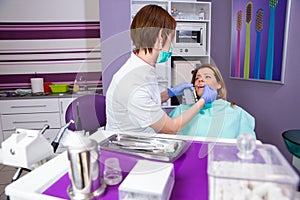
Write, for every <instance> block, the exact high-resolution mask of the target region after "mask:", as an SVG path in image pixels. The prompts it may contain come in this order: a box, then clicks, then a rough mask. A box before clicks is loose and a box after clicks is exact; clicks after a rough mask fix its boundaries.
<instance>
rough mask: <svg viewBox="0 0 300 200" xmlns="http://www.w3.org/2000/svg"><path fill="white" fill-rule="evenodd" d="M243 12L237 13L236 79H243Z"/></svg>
mask: <svg viewBox="0 0 300 200" xmlns="http://www.w3.org/2000/svg"><path fill="white" fill-rule="evenodd" d="M242 15H243V12H242V11H241V10H239V11H238V12H237V19H236V30H237V42H236V43H237V46H236V62H235V77H241V75H240V71H241V66H240V65H241V30H242V20H243V16H242Z"/></svg>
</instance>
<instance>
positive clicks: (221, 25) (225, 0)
mask: <svg viewBox="0 0 300 200" xmlns="http://www.w3.org/2000/svg"><path fill="white" fill-rule="evenodd" d="M211 2H212V36H211V38H212V40H211V55H212V58H213V60H214V61H215V63H216V64H217V65H218V66H219V68H220V69H221V72H222V74H223V76H224V79H225V82H226V84H227V88H228V93H229V100H231V101H233V102H235V103H237V104H238V105H240V106H242V107H243V108H245V109H246V110H247V111H248V112H250V113H251V114H252V115H253V116H254V117H255V119H256V128H255V131H256V133H257V137H258V139H259V140H261V141H262V142H264V143H269V144H273V145H276V146H277V147H278V148H279V150H280V151H281V152H282V153H283V154H284V155H285V157H286V158H287V159H288V160H289V161H291V158H292V156H291V154H290V153H289V152H288V150H287V148H286V146H285V144H284V142H283V139H282V136H281V133H282V132H283V131H284V130H287V129H300V105H299V99H300V92H299V86H300V79H299V75H300V67H299V50H298V48H299V44H300V38H299V37H298V36H299V35H300V23H299V21H298V20H297V19H298V18H299V17H300V14H299V12H298V11H299V9H300V1H298V0H291V12H290V25H289V33H288V34H289V35H288V41H287V47H288V48H287V56H286V59H287V62H286V70H285V84H284V85H281V84H272V83H263V82H254V81H246V80H234V79H230V78H229V74H230V44H231V43H230V37H231V36H230V27H231V0H222V1H220V0H212V1H211Z"/></svg>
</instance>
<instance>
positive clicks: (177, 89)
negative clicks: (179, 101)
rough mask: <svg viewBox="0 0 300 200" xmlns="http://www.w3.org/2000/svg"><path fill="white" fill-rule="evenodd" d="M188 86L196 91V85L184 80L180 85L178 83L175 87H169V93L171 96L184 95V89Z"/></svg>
mask: <svg viewBox="0 0 300 200" xmlns="http://www.w3.org/2000/svg"><path fill="white" fill-rule="evenodd" d="M186 88H190V89H191V90H192V91H194V86H193V84H191V83H187V82H182V83H180V84H178V85H176V86H175V87H173V88H168V93H169V96H170V97H174V96H178V95H183V90H184V89H186Z"/></svg>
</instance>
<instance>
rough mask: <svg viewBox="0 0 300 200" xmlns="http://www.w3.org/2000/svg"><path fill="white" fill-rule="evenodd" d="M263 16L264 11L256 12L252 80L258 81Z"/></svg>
mask: <svg viewBox="0 0 300 200" xmlns="http://www.w3.org/2000/svg"><path fill="white" fill-rule="evenodd" d="M263 14H264V10H263V9H259V10H257V11H256V20H255V30H256V50H255V60H254V78H255V79H260V38H261V36H260V35H261V31H262V29H263Z"/></svg>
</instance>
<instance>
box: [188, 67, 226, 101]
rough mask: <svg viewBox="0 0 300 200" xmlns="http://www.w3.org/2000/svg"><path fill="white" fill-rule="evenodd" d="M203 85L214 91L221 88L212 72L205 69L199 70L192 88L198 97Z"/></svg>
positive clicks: (200, 94)
mask: <svg viewBox="0 0 300 200" xmlns="http://www.w3.org/2000/svg"><path fill="white" fill-rule="evenodd" d="M204 85H209V86H210V87H212V88H214V89H215V90H218V89H220V88H221V85H220V84H219V83H218V81H217V79H216V76H215V73H214V71H213V70H211V69H210V68H207V67H205V68H201V69H199V70H198V71H197V74H196V78H195V83H194V86H195V91H196V93H197V95H198V96H202V92H203V90H204Z"/></svg>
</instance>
